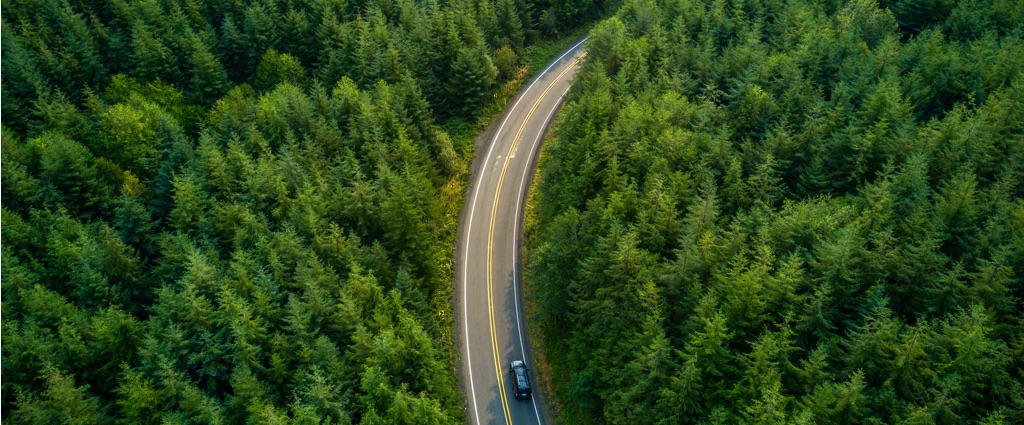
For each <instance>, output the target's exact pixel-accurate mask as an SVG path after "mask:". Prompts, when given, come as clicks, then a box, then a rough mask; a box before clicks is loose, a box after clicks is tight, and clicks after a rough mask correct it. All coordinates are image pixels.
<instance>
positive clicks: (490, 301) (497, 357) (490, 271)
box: [487, 56, 582, 425]
mask: <svg viewBox="0 0 1024 425" xmlns="http://www.w3.org/2000/svg"><path fill="white" fill-rule="evenodd" d="M580 59H582V56H580V58H577V59H576V62H579V61H580ZM574 65H575V63H574ZM573 68H574V66H569V67H566V68H565V70H564V71H562V73H561V74H558V77H555V79H554V81H552V82H551V84H549V85H548V87H547V88H546V89H544V93H541V95H540V97H539V98H537V102H535V103H534V104H533V107H532V108H530V112H528V113H527V114H526V119H524V120H523V125H521V126H520V127H519V131H518V132H516V137H515V139H512V147H511V148H510V149H509V151H508V155H505V164H504V165H503V166H502V167H501V175H500V176H499V177H498V188H497V189H496V190H495V192H494V205H493V206H492V207H491V226H490V233H489V234H488V235H487V313H488V316H489V317H490V320H491V349H492V350H494V372H495V374H496V375H497V378H498V393H499V394H500V396H501V410H502V412H503V413H504V414H505V423H506V424H509V425H511V424H512V414H511V413H510V412H509V409H508V398H507V395H506V393H505V384H504V381H503V380H502V379H501V365H502V363H501V354H500V353H499V352H498V332H497V327H496V326H495V324H494V285H493V281H494V279H493V278H494V268H493V264H492V261H493V260H492V259H493V253H494V223H495V222H496V221H497V216H498V196H499V195H500V194H501V187H502V186H503V185H504V183H505V174H506V172H507V171H508V165H509V162H510V161H511V160H512V154H513V153H514V152H515V151H516V147H518V146H519V139H520V138H521V137H522V135H523V131H524V130H526V124H528V123H529V122H530V119H531V118H533V113H534V112H536V111H537V107H539V106H540V103H541V101H543V100H544V98H545V97H547V95H548V92H550V91H551V89H552V88H553V87H555V84H557V83H558V82H559V81H561V80H562V77H564V76H565V74H567V73H568V72H569V71H571V70H572V69H573Z"/></svg>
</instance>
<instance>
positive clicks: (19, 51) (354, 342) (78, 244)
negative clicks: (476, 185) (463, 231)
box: [0, 0, 613, 424]
mask: <svg viewBox="0 0 1024 425" xmlns="http://www.w3.org/2000/svg"><path fill="white" fill-rule="evenodd" d="M611 6H613V5H612V4H611V3H606V2H596V1H589V0H588V1H582V2H575V4H574V5H573V7H572V8H571V9H566V10H562V8H561V3H558V2H547V1H533V0H464V1H462V0H460V1H411V0H398V1H344V0H324V1H294V0H251V1H250V0H243V1H219V0H139V1H123V0H99V1H68V0H45V1H36V0H14V1H10V2H5V3H4V6H3V11H2V20H3V27H4V36H3V39H2V41H3V46H2V49H3V54H2V55H0V57H2V73H0V75H2V80H3V84H2V90H3V93H2V96H0V98H2V102H3V105H2V108H3V112H4V113H3V115H2V124H3V132H2V136H3V137H2V162H3V163H2V167H0V170H2V179H3V187H2V214H3V217H2V226H3V231H2V235H3V241H2V255H3V259H2V264H3V269H2V285H3V286H2V288H3V289H2V292H3V309H2V311H3V318H2V332H3V342H4V343H3V362H2V366H3V384H2V392H3V394H2V406H0V410H2V411H3V417H4V423H5V424H7V423H11V424H21V423H31V424H38V423H89V424H92V423H95V424H112V423H131V424H136V423H164V424H169V423H181V424H184V423H202V424H217V423H302V424H308V423H331V424H349V423H352V424H356V423H365V424H376V423H387V424H402V423H407V424H413V423H423V424H427V423H429V424H435V423H462V422H463V420H464V415H463V412H462V403H461V398H460V395H459V393H458V389H457V385H456V378H455V375H454V373H453V372H452V370H453V368H454V365H455V356H456V354H455V350H454V346H453V342H452V335H451V328H452V326H453V324H452V318H453V316H454V315H452V314H446V313H447V312H450V310H451V302H452V301H451V300H452V284H451V280H452V269H451V266H450V265H449V263H450V261H451V258H452V257H453V256H454V253H453V250H454V245H455V244H454V239H455V233H456V225H457V223H456V220H457V218H458V215H459V214H458V208H459V207H460V206H461V205H462V202H461V200H462V196H463V191H464V188H465V181H466V177H467V173H468V168H469V167H468V164H469V161H470V160H471V155H472V153H473V147H474V146H473V143H472V139H471V137H472V136H471V135H469V136H466V135H459V136H452V135H449V134H448V133H447V132H446V131H445V130H444V128H445V127H444V126H442V125H439V124H438V123H444V122H445V121H446V120H455V121H459V120H461V121H463V122H465V121H469V122H473V120H474V119H475V118H476V117H477V115H479V114H480V113H481V110H482V107H483V106H484V105H485V103H487V102H491V101H492V100H491V99H494V98H496V97H497V96H495V91H496V89H497V88H498V87H501V86H502V85H505V84H510V85H512V86H513V90H514V85H515V84H518V82H521V81H522V79H523V76H524V75H525V73H526V70H525V69H526V66H527V65H528V64H526V63H525V61H526V59H524V56H525V55H524V54H525V53H526V49H527V48H528V47H530V46H531V45H533V44H534V43H536V42H538V41H539V40H542V39H545V37H546V38H547V39H550V38H551V37H555V36H558V35H559V31H564V30H567V29H570V28H572V27H574V26H577V25H579V24H580V23H583V22H584V21H586V20H590V19H593V18H594V17H595V16H597V14H599V13H601V12H602V11H603V10H605V9H606V8H609V7H611ZM542 24H543V25H542ZM495 58H500V60H496V59H495Z"/></svg>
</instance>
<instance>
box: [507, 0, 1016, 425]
mask: <svg viewBox="0 0 1024 425" xmlns="http://www.w3.org/2000/svg"><path fill="white" fill-rule="evenodd" d="M565 7H567V8H568V7H571V3H570V4H567V5H566V6H565ZM1010 10H1017V9H1016V6H1009V5H1008V4H1007V3H1004V2H984V1H970V2H968V1H963V2H941V1H939V2H935V1H894V2H882V4H881V5H880V4H878V3H877V2H875V1H860V0H852V1H835V2H803V1H795V2H793V1H791V2H742V3H736V2H720V1H712V2H705V3H700V2H687V1H683V2H678V1H649V0H635V1H628V2H626V3H625V4H624V5H623V7H622V9H621V10H620V11H619V12H618V13H617V14H616V16H615V17H612V18H610V19H608V20H606V21H604V22H602V23H600V24H598V25H597V26H595V27H594V29H593V30H592V31H591V37H590V41H589V42H588V43H589V50H588V56H587V61H586V63H585V64H584V66H583V69H582V70H581V71H580V73H578V74H577V76H576V84H575V85H574V88H573V91H572V92H571V93H570V95H569V97H568V99H567V102H566V105H565V108H564V109H563V111H562V114H561V116H560V117H559V119H558V121H557V123H556V128H555V130H554V137H553V138H552V140H551V141H550V142H549V143H547V144H546V145H545V148H544V149H545V152H544V156H543V161H542V162H541V164H542V167H541V171H540V180H541V184H540V185H539V186H538V187H539V194H538V197H537V199H539V200H540V201H539V205H537V208H536V211H537V212H536V220H537V221H536V227H535V228H533V229H530V232H531V233H533V234H536V235H538V236H537V238H536V240H535V242H534V244H533V246H531V247H529V248H530V250H529V252H531V254H532V256H531V258H530V263H529V266H528V269H527V274H528V277H529V278H530V280H531V281H532V282H534V283H535V284H536V285H537V287H536V300H537V305H538V307H539V312H540V315H539V317H540V318H541V320H540V322H541V327H542V329H543V331H544V332H545V333H546V338H545V339H546V340H547V341H553V340H558V341H559V342H557V343H549V346H548V348H549V353H548V354H549V358H551V359H552V366H553V367H554V368H555V370H554V371H553V373H554V375H555V376H561V377H564V382H556V383H555V388H556V391H557V393H558V396H559V399H560V401H561V402H562V403H563V406H564V407H565V409H564V410H565V411H566V412H572V414H567V415H565V416H566V419H568V420H569V422H570V423H672V424H680V423H682V424H685V423H975V422H977V423H989V422H995V421H1007V422H1012V421H1014V420H1017V419H1019V413H1020V410H1019V406H1020V401H1019V400H1021V398H1020V397H1019V395H1016V394H1017V393H1015V392H1014V391H1018V390H1015V389H1014V388H1019V385H1016V386H1015V385H1014V384H1012V382H1017V381H1020V380H1021V379H1022V377H1021V375H1020V371H1021V362H1020V361H1019V356H1018V357H1014V354H1012V353H1019V351H1020V350H1019V347H1020V344H1021V332H1020V330H1021V328H1020V324H1021V321H1022V320H1024V319H1022V317H1021V314H1020V312H1021V311H1022V307H1024V306H1022V305H1021V300H1022V299H1024V298H1022V296H1024V292H1022V291H1024V287H1022V282H1024V281H1022V280H1021V278H1020V276H1024V269H1022V268H1021V262H1020V261H1019V260H1017V259H1016V257H1015V256H1019V255H1020V253H1021V252H1024V251H1022V250H1021V248H1020V247H1021V244H1022V243H1024V239H1022V238H1021V233H1016V234H1014V233H1012V232H1011V231H1010V230H1009V229H1010V228H1011V227H1012V228H1014V229H1017V228H1019V227H1020V225H1018V224H1016V222H1017V221H1019V220H1020V218H1019V217H1020V215H1019V214H1018V213H1019V212H1020V211H1021V205H1024V186H1022V185H1021V184H1020V181H1021V179H1020V176H1021V171H1020V170H1021V167H1022V164H1024V151H1022V146H1024V137H1022V135H1024V133H1022V128H1021V126H1020V122H1021V120H1020V119H1019V117H1020V114H1021V107H1020V104H1019V102H1013V101H1010V100H1009V99H1010V98H1009V97H1007V96H1014V95H1016V94H1020V90H1021V87H1022V85H1021V84H1022V83H1021V81H1024V80H1022V75H1024V65H1022V64H1021V63H1020V61H1017V60H1016V59H1009V56H1004V55H1005V54H1007V53H1006V52H1016V51H1017V50H1016V49H1018V47H1017V46H1018V45H1019V41H1020V28H1021V27H1020V19H1019V16H1020V15H1019V12H1013V13H1009V14H1008V15H1001V14H1002V13H1003V11H1010ZM997 11H998V12H997ZM1015 13H1016V14H1015ZM995 15H1001V16H1004V18H1005V20H999V21H998V22H997V20H996V18H994V16H995ZM999 19H1003V18H999ZM1007 25H1010V26H1007ZM1013 54H1014V53H1009V55H1013ZM1004 57H1005V58H1006V59H1004ZM981 58H987V59H981ZM1011 211H1014V212H1011ZM623 271H627V272H623ZM996 294H998V295H996ZM1014 347H1017V348H1014ZM983 375H984V376H987V377H989V379H991V381H992V384H991V385H989V386H982V385H981V384H979V382H980V381H981V376H983ZM1015 415H1016V416H1015Z"/></svg>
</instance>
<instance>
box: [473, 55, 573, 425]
mask: <svg viewBox="0 0 1024 425" xmlns="http://www.w3.org/2000/svg"><path fill="white" fill-rule="evenodd" d="M587 39H589V37H586V38H584V39H583V40H580V42H579V43H576V44H575V45H574V46H572V47H571V48H569V50H567V51H566V52H565V53H563V54H562V56H559V57H558V59H555V60H554V61H552V62H551V64H550V65H548V67H547V68H545V69H544V71H543V72H541V73H540V74H538V75H537V78H535V79H534V80H533V82H531V83H530V85H529V86H528V87H527V88H526V90H525V91H523V94H522V95H521V96H519V99H517V100H516V103H515V104H513V105H512V109H509V111H508V114H507V115H505V119H504V120H502V121H501V125H500V126H499V127H498V131H497V132H496V133H494V138H492V139H491V146H490V147H489V148H488V149H487V155H486V156H484V162H483V163H482V164H481V167H480V174H479V175H478V176H477V180H476V188H475V189H474V190H473V202H472V203H470V206H469V217H468V219H467V220H466V244H465V245H464V247H463V253H462V254H463V257H462V258H463V260H462V320H463V324H462V326H463V328H464V330H465V334H466V369H467V370H468V371H469V393H470V394H471V395H472V397H471V398H472V399H473V417H474V418H476V423H477V424H479V423H480V411H479V409H478V407H477V404H476V387H475V386H474V384H473V360H472V358H471V355H470V344H469V323H468V319H469V310H468V307H467V306H468V305H469V301H468V298H469V297H468V296H467V295H468V292H467V282H468V280H469V279H467V276H466V275H467V274H468V270H469V266H468V264H469V235H470V234H471V233H472V231H473V213H474V212H475V211H476V200H477V197H478V195H479V194H480V185H481V184H482V183H483V178H484V172H485V171H486V170H487V163H488V162H490V158H491V153H492V152H493V151H494V145H495V144H497V143H496V142H497V140H498V136H500V135H501V130H502V129H504V128H505V123H507V122H508V119H509V118H510V117H511V116H512V113H513V112H515V110H516V107H518V106H519V102H521V101H522V100H523V98H525V97H526V94H527V93H529V92H530V89H532V88H533V86H534V85H535V84H537V82H538V81H540V80H541V78H542V77H543V76H544V75H545V74H547V73H548V71H550V70H551V68H552V67H554V66H555V65H556V64H558V63H559V62H561V61H562V59H563V58H565V56H566V55H568V54H570V53H572V52H573V51H575V50H576V49H577V48H579V47H580V45H582V44H583V43H584V42H586V41H587ZM531 155H532V153H531ZM517 214H518V212H517ZM513 267H514V266H513ZM514 284H515V283H514V281H513V285H514ZM516 314H517V315H518V310H517V312H516ZM521 338H522V335H521V334H520V339H521ZM520 345H522V343H520ZM498 385H501V382H498ZM536 407H537V404H536V402H534V408H536ZM539 414H540V413H538V415H539Z"/></svg>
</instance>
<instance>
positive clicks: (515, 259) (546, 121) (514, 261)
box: [512, 84, 572, 424]
mask: <svg viewBox="0 0 1024 425" xmlns="http://www.w3.org/2000/svg"><path fill="white" fill-rule="evenodd" d="M571 88H572V85H571V84H570V85H569V87H566V88H565V91H563V92H562V94H561V96H559V97H558V98H559V101H558V102H557V103H555V105H554V106H553V107H551V111H550V112H548V116H547V118H545V119H544V125H543V126H542V127H541V128H542V130H541V132H540V133H539V134H537V138H536V139H535V140H534V142H533V148H532V149H530V156H529V157H528V158H527V161H526V166H527V168H529V166H530V164H531V163H533V156H534V152H536V151H537V146H538V144H539V143H540V141H541V138H543V137H544V135H545V134H547V127H548V124H550V123H551V117H553V116H554V115H555V112H557V111H558V110H559V109H560V108H559V106H561V103H562V102H561V99H562V98H564V97H565V94H566V93H568V92H569V89H571ZM525 184H526V173H523V179H522V180H520V181H519V193H518V197H517V199H516V215H515V225H514V226H513V228H512V229H513V230H512V234H513V235H515V240H514V241H513V245H514V246H513V247H512V267H513V270H512V298H513V299H514V300H515V301H514V302H515V307H516V309H515V310H516V330H518V331H519V347H520V349H521V350H522V356H523V359H526V343H525V342H523V323H522V320H521V319H520V318H519V291H517V290H516V286H517V282H518V279H517V276H518V275H519V274H518V273H516V270H515V267H517V265H518V264H519V263H518V256H519V246H518V239H519V211H521V208H522V199H523V195H524V193H523V186H524V185H525ZM535 376H536V374H535ZM531 400H532V401H533V412H534V413H535V414H536V415H537V423H538V424H543V423H544V422H543V421H542V420H541V419H540V409H539V408H538V407H537V398H536V397H531Z"/></svg>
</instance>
